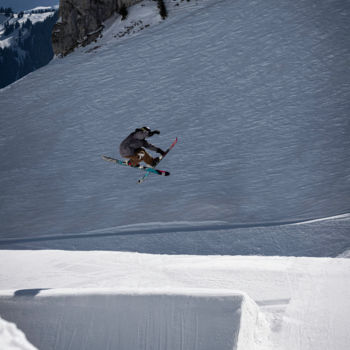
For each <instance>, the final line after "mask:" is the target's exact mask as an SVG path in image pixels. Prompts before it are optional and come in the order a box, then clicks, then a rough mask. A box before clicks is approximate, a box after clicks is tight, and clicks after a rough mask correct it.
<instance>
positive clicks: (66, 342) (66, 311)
mask: <svg viewBox="0 0 350 350" xmlns="http://www.w3.org/2000/svg"><path fill="white" fill-rule="evenodd" d="M0 308H1V312H2V314H3V315H4V317H6V318H7V319H11V320H14V321H15V322H16V323H17V325H18V326H19V327H21V329H23V330H24V331H25V333H26V334H27V335H28V337H29V338H30V340H31V341H32V343H33V344H36V345H37V346H38V348H39V349H62V350H63V349H69V348H72V349H84V350H88V349H91V350H93V349H118V350H129V349H135V350H136V349H152V350H164V349H168V350H172V349H174V350H175V349H203V350H204V349H207V350H212V349H217V350H232V349H245V350H253V349H254V348H255V342H256V339H255V336H256V335H255V333H257V330H258V328H261V325H263V324H264V323H263V322H262V320H260V319H259V310H258V307H257V305H255V303H254V302H253V301H252V300H250V299H249V297H247V296H245V295H244V294H242V293H238V292H236V293H234V292H233V291H226V292H225V291H222V290H221V291H214V290H207V291H206V290H200V289H197V290H196V289H193V290H181V289H179V290H176V289H169V290H168V291H166V290H159V289H158V290H154V291H152V290H147V289H146V290H142V289H140V288H138V289H135V290H121V291H120V290H118V289H104V288H102V289H101V288H99V289H95V290H94V289H65V290H47V291H46V290H44V291H39V290H22V291H16V292H15V293H14V295H11V296H4V295H0ZM33 320H35V321H33ZM259 322H260V323H259ZM72 329H74V332H73V333H72V332H71V330H72ZM260 332H261V331H260Z"/></svg>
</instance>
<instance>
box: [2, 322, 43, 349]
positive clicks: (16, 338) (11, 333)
mask: <svg viewBox="0 0 350 350" xmlns="http://www.w3.org/2000/svg"><path fill="white" fill-rule="evenodd" d="M0 349H2V350H36V349H37V348H36V347H34V346H33V345H31V344H30V343H29V342H28V340H27V338H26V336H25V335H24V333H23V332H22V331H21V330H19V329H18V328H17V327H16V325H15V324H13V323H11V322H7V321H5V320H3V319H2V318H1V317H0Z"/></svg>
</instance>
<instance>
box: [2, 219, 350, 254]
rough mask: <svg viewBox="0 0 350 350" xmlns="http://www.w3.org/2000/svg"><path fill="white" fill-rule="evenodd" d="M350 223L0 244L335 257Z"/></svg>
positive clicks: (348, 242)
mask: <svg viewBox="0 0 350 350" xmlns="http://www.w3.org/2000/svg"><path fill="white" fill-rule="evenodd" d="M349 232H350V220H349V219H348V218H345V219H337V220H332V219H330V220H323V221H315V222H306V223H305V222H304V223H261V224H255V225H253V224H252V225H229V224H225V225H207V226H205V225H204V226H191V227H159V228H153V229H150V228H148V229H137V230H136V229H134V230H116V231H115V232H108V233H106V232H101V233H96V232H93V233H83V234H69V233H68V234H61V235H52V236H41V237H28V238H13V239H2V240H0V250H1V249H11V250H13V249H18V250H28V249H30V250H39V249H59V250H71V251H74V250H79V251H90V250H105V251H127V252H138V253H149V254H189V255H262V256H299V257H300V256H305V257H336V256H338V255H340V254H342V253H343V252H345V251H346V250H348V249H349V248H350V235H349Z"/></svg>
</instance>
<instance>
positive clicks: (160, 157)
mask: <svg viewBox="0 0 350 350" xmlns="http://www.w3.org/2000/svg"><path fill="white" fill-rule="evenodd" d="M176 143H177V138H176V139H175V140H174V141H173V143H172V144H171V145H170V147H169V148H168V149H167V150H166V151H165V153H164V155H163V156H159V162H160V161H161V160H162V159H163V158H164V157H165V156H166V155H167V154H168V153H169V152H170V151H171V150H172V149H173V148H174V146H175V145H176ZM159 162H158V164H159ZM158 164H157V165H158ZM152 169H153V168H152ZM154 170H157V169H154ZM149 174H150V172H147V173H146V174H145V175H143V176H142V177H141V178H140V179H139V180H138V181H137V183H139V184H141V183H142V182H144V181H145V180H146V178H147V176H148V175H149ZM169 175H170V173H169Z"/></svg>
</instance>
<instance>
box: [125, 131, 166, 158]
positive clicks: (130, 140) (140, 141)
mask: <svg viewBox="0 0 350 350" xmlns="http://www.w3.org/2000/svg"><path fill="white" fill-rule="evenodd" d="M153 134H154V132H152V131H148V130H141V129H136V130H135V131H134V132H132V133H131V134H130V135H129V136H128V137H127V138H126V139H125V140H124V141H123V142H122V143H121V144H120V147H119V152H120V154H121V156H122V157H130V156H133V155H134V154H135V151H136V150H137V149H140V148H142V147H145V148H147V149H150V150H151V151H155V152H159V151H160V149H159V148H158V147H155V146H153V145H152V144H150V143H149V142H147V141H146V140H145V139H146V138H147V137H151V136H153Z"/></svg>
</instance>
